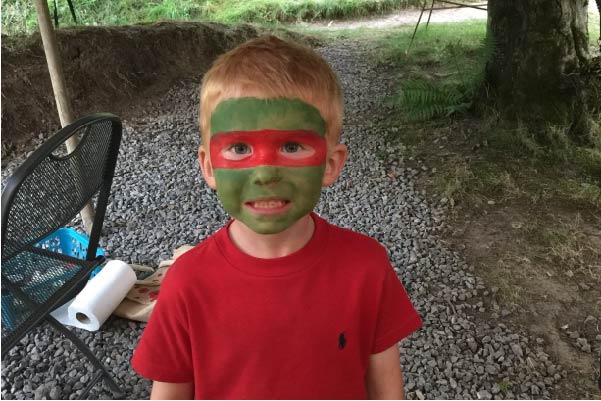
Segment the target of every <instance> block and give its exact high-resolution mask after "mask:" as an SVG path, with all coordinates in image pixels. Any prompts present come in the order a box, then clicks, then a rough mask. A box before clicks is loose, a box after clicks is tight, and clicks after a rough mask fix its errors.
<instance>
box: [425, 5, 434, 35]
mask: <svg viewBox="0 0 601 401" xmlns="http://www.w3.org/2000/svg"><path fill="white" fill-rule="evenodd" d="M432 10H434V0H432V4H431V5H430V13H429V14H428V22H426V31H427V30H428V26H430V18H432Z"/></svg>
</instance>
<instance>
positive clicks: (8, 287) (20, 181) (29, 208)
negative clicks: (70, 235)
mask: <svg viewBox="0 0 601 401" xmlns="http://www.w3.org/2000/svg"><path fill="white" fill-rule="evenodd" d="M73 136H77V137H80V142H79V144H78V145H77V147H76V148H75V149H74V150H73V151H72V152H71V153H69V154H66V152H65V151H64V150H62V149H64V146H63V144H64V143H65V141H66V140H67V139H69V138H71V137H73ZM120 143H121V122H120V120H119V118H118V117H116V116H114V115H112V114H107V113H100V114H94V115H91V116H88V117H84V118H82V119H79V120H77V121H75V122H74V123H72V124H70V125H69V126H67V127H65V128H63V129H61V130H60V131H59V132H58V133H57V134H56V135H54V136H53V137H52V138H50V139H49V140H48V141H47V142H45V143H44V144H43V145H42V146H41V147H40V148H39V149H37V150H36V151H35V152H33V153H32V154H31V155H30V156H29V157H28V158H27V160H26V161H25V162H24V163H23V165H21V166H20V167H19V168H17V169H16V170H15V172H14V173H13V175H12V176H11V177H10V178H8V180H7V182H6V186H5V188H4V191H3V193H2V265H1V268H0V271H1V274H2V358H3V359H4V357H5V355H6V354H7V353H8V352H9V351H10V349H11V348H12V347H13V346H14V345H15V344H16V343H17V342H18V341H19V340H20V339H21V338H23V336H25V334H26V333H27V332H29V331H30V330H31V329H33V328H34V327H36V326H37V325H39V324H42V323H43V322H46V323H49V324H50V325H51V326H52V327H53V328H55V329H56V330H58V331H59V332H60V333H62V334H63V335H64V336H65V337H67V338H69V339H70V340H71V341H72V342H73V343H74V344H75V346H76V347H77V348H78V349H79V350H80V351H81V352H83V353H84V355H85V356H86V357H87V358H88V359H89V360H90V362H91V363H92V365H93V366H94V369H95V371H96V374H95V375H92V379H91V380H90V382H89V383H88V386H87V387H86V388H85V389H84V391H83V393H82V398H83V397H85V396H86V395H87V394H88V393H89V392H90V390H91V389H92V388H93V387H94V385H95V384H96V383H98V381H99V380H100V379H102V378H104V379H105V380H106V382H107V384H108V385H109V387H110V389H111V391H112V392H113V393H115V394H116V395H122V394H123V393H122V391H121V389H120V388H119V386H118V385H117V384H116V383H115V381H114V380H113V378H112V377H111V376H110V374H109V373H108V372H107V371H106V369H105V368H104V367H103V365H102V364H101V363H100V361H99V360H98V359H97V358H96V357H95V356H94V354H93V353H92V352H91V351H90V350H89V349H88V348H87V346H86V345H85V344H84V343H83V342H82V341H81V340H80V339H79V338H78V337H77V336H76V335H75V333H74V332H72V331H71V330H69V329H68V328H66V327H65V326H63V325H62V324H61V323H59V322H58V321H57V320H56V319H54V318H53V317H52V316H50V312H52V311H53V310H54V309H56V308H57V307H58V306H60V305H62V304H64V303H65V302H66V301H67V300H69V299H70V298H72V297H73V296H74V295H75V294H77V292H78V291H79V290H81V289H82V288H83V286H84V285H85V283H86V281H87V280H88V279H89V277H90V273H91V272H92V270H93V269H94V268H96V267H97V266H99V265H100V264H101V263H102V262H103V260H104V258H103V257H96V251H97V248H98V240H99V238H100V233H101V230H102V224H103V220H104V216H105V211H106V207H107V203H108V198H109V193H110V188H111V183H112V180H113V175H114V172H115V165H116V163H117V156H118V152H119V145H120ZM94 199H95V200H96V213H95V217H94V221H93V225H92V229H91V233H90V242H89V245H88V249H87V254H86V258H85V260H83V259H78V258H75V257H72V256H67V255H66V254H64V253H58V252H53V251H50V250H48V249H42V248H41V247H38V246H36V244H37V243H38V241H40V240H41V239H44V238H45V237H47V236H48V235H49V234H51V233H53V232H54V231H56V230H57V229H58V228H61V227H63V226H66V225H68V224H69V223H71V222H72V220H73V219H74V218H75V216H76V215H77V214H78V213H79V211H80V210H81V209H82V208H83V206H84V205H85V204H86V203H87V202H89V201H90V200H94Z"/></svg>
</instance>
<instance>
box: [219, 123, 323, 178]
mask: <svg viewBox="0 0 601 401" xmlns="http://www.w3.org/2000/svg"><path fill="white" fill-rule="evenodd" d="M210 147H211V149H210V155H211V164H212V165H213V168H228V169H237V168H252V167H257V166H282V167H308V166H319V165H322V164H323V163H324V162H325V159H326V153H327V145H326V140H325V138H324V137H323V136H320V135H317V134H316V133H314V132H311V131H304V130H296V131H282V130H269V129H265V130H260V131H234V132H225V133H219V134H216V135H214V136H212V137H211V143H210Z"/></svg>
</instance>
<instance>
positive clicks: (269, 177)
mask: <svg viewBox="0 0 601 401" xmlns="http://www.w3.org/2000/svg"><path fill="white" fill-rule="evenodd" d="M281 179H282V177H281V174H280V168H279V167H277V166H260V167H256V168H255V171H254V172H253V176H252V181H253V183H254V184H256V185H268V184H273V183H276V182H278V181H280V180H281Z"/></svg>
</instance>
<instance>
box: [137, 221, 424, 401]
mask: <svg viewBox="0 0 601 401" xmlns="http://www.w3.org/2000/svg"><path fill="white" fill-rule="evenodd" d="M312 217H313V219H314V221H315V232H314V234H313V237H312V238H311V240H310V241H309V243H308V244H307V245H305V246H304V247H303V248H302V249H300V250H299V251H297V252H295V253H293V254H291V255H288V256H284V257H281V258H275V259H259V258H255V257H252V256H249V255H247V254H245V253H243V252H242V251H240V250H239V249H238V248H237V247H236V246H235V245H234V244H233V243H232V242H231V240H230V238H229V236H228V227H229V224H228V225H227V226H226V227H224V228H222V229H221V230H219V231H218V232H217V233H216V234H215V235H214V236H212V237H210V238H208V239H206V240H205V241H203V242H202V243H201V244H199V245H198V246H196V247H195V248H194V249H192V250H191V251H189V252H187V253H185V254H184V255H182V256H181V257H180V258H179V259H177V261H176V263H175V264H174V265H173V266H172V267H171V268H170V269H169V272H168V274H167V276H166V277H165V280H164V281H163V283H162V286H161V292H160V295H159V298H158V302H157V305H156V307H155V310H154V311H153V313H152V316H151V318H150V321H149V322H148V326H147V327H146V329H145V330H144V333H143V335H142V339H141V340H140V343H139V344H138V347H137V349H136V351H135V353H134V356H133V359H132V365H133V368H134V369H135V370H136V371H137V372H138V373H140V374H141V375H142V376H145V377H148V378H150V379H152V380H157V381H162V382H174V383H178V382H179V383H181V382H191V381H193V382H194V397H195V398H197V399H201V398H210V399H249V398H250V399H316V398H317V399H360V398H365V397H366V392H365V384H364V383H365V381H364V377H365V373H366V369H367V365H368V360H369V356H370V355H371V354H374V353H378V352H381V351H384V350H386V349H388V348H389V347H391V346H393V345H394V344H395V343H396V342H397V341H399V340H400V339H402V338H404V337H406V336H408V335H409V334H411V333H412V332H413V331H415V330H417V329H418V328H419V327H420V326H421V320H420V318H419V316H418V314H417V313H416V311H415V309H414V308H413V306H412V305H411V301H410V300H409V298H408V297H407V294H406V292H405V290H404V289H403V286H402V285H401V283H400V282H399V280H398V278H397V276H396V274H395V272H394V270H393V269H392V267H391V265H390V263H389V261H388V257H387V255H386V250H385V249H384V247H382V246H381V245H380V244H379V243H378V242H376V241H375V240H373V239H371V238H369V237H366V236H364V235H361V234H357V233H355V232H352V231H350V230H347V229H343V228H339V227H336V226H334V225H331V224H329V223H327V222H326V221H325V220H323V219H322V218H320V217H318V216H317V215H315V214H312Z"/></svg>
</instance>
